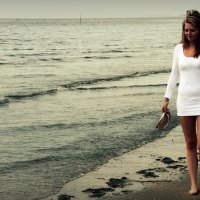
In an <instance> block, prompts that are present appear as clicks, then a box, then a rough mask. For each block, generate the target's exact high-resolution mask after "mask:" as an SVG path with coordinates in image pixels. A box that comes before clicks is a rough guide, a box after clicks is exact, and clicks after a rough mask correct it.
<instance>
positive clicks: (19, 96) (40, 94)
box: [6, 89, 57, 99]
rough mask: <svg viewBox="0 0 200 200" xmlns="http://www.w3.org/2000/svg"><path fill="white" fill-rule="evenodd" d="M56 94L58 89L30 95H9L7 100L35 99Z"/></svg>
mask: <svg viewBox="0 0 200 200" xmlns="http://www.w3.org/2000/svg"><path fill="white" fill-rule="evenodd" d="M56 92H57V89H51V90H46V91H39V92H33V93H30V94H16V95H7V96H6V98H10V99H25V98H31V97H35V96H42V95H46V94H55V93H56Z"/></svg>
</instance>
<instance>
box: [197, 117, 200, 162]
mask: <svg viewBox="0 0 200 200" xmlns="http://www.w3.org/2000/svg"><path fill="white" fill-rule="evenodd" d="M197 148H198V153H199V154H198V160H200V116H197Z"/></svg>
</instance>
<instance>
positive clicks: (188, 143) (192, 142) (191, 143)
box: [186, 139, 200, 150]
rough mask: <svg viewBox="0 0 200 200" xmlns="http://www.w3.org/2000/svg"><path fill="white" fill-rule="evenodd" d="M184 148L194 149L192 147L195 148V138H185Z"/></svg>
mask: <svg viewBox="0 0 200 200" xmlns="http://www.w3.org/2000/svg"><path fill="white" fill-rule="evenodd" d="M199 147H200V146H199ZM186 148H187V149H188V150H194V149H196V148H197V140H196V139H190V140H187V141H186Z"/></svg>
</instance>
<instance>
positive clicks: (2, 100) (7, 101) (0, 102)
mask: <svg viewBox="0 0 200 200" xmlns="http://www.w3.org/2000/svg"><path fill="white" fill-rule="evenodd" d="M8 103H9V99H8V98H3V99H0V106H3V105H6V104H8Z"/></svg>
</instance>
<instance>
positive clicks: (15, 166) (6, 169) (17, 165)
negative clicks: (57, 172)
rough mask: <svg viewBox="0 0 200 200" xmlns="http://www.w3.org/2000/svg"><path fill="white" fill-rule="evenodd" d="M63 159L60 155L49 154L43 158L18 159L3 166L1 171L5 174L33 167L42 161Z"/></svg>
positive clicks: (0, 168)
mask: <svg viewBox="0 0 200 200" xmlns="http://www.w3.org/2000/svg"><path fill="white" fill-rule="evenodd" d="M61 159H63V157H61V156H60V157H59V156H47V157H43V158H36V159H33V160H26V161H18V162H14V163H12V164H10V165H9V166H2V167H0V173H1V174H5V173H11V172H13V171H15V170H19V169H27V168H31V167H32V166H33V165H38V164H40V163H42V164H43V163H44V164H45V163H47V162H52V161H59V160H61Z"/></svg>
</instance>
